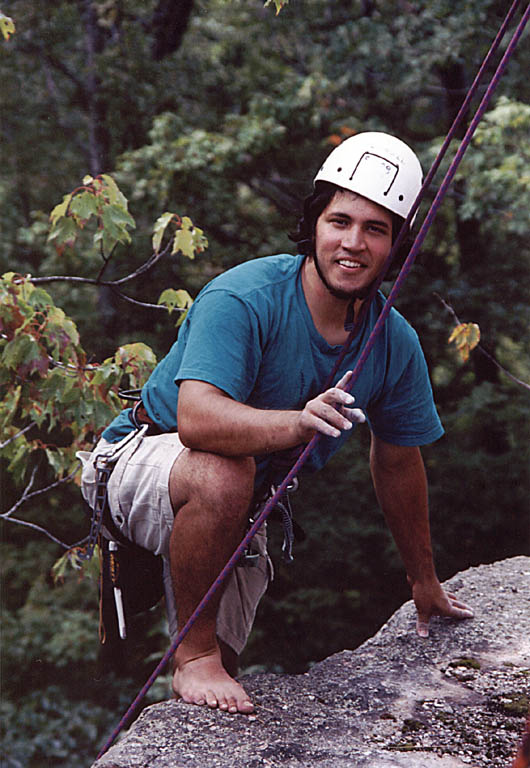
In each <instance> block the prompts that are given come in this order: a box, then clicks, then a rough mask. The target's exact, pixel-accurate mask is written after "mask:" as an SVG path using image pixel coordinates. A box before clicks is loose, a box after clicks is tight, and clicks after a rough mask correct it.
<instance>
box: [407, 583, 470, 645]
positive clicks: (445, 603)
mask: <svg viewBox="0 0 530 768" xmlns="http://www.w3.org/2000/svg"><path fill="white" fill-rule="evenodd" d="M442 596H443V598H442V600H441V601H434V602H433V603H432V605H431V606H430V608H429V609H428V610H424V609H422V608H420V607H417V611H418V614H417V619H416V632H417V633H418V635H419V636H420V637H429V620H430V618H431V616H445V617H446V618H450V619H472V618H473V616H474V613H473V610H472V609H471V608H470V607H469V606H468V605H466V603H463V602H461V601H460V600H458V599H457V598H456V597H455V595H453V594H451V593H450V592H443V593H442Z"/></svg>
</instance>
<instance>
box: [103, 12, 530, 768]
mask: <svg viewBox="0 0 530 768" xmlns="http://www.w3.org/2000/svg"><path fill="white" fill-rule="evenodd" d="M519 4H520V0H515V1H514V2H513V4H512V6H511V8H510V10H509V11H508V13H507V15H506V18H505V20H504V22H503V24H502V26H501V28H500V30H499V32H498V34H497V36H496V38H495V40H494V42H493V43H492V46H491V48H490V50H489V51H488V53H487V55H486V58H485V59H484V62H483V64H482V66H481V68H480V70H479V73H478V74H477V76H476V78H475V80H474V81H473V84H472V86H471V88H470V91H469V93H468V97H467V98H466V100H465V101H464V103H463V104H462V107H461V108H460V110H459V112H458V114H457V116H456V118H455V120H454V122H453V125H452V126H451V128H450V130H449V133H448V135H447V137H446V140H445V141H444V143H443V145H442V148H441V149H440V152H439V153H438V157H437V158H436V160H435V163H434V165H433V168H434V171H433V169H432V168H431V171H430V172H429V174H428V176H427V178H426V180H425V183H424V184H423V185H422V188H421V190H420V192H419V194H418V197H417V199H416V202H415V203H414V205H413V206H412V209H411V211H410V212H409V214H408V216H407V220H406V221H405V224H404V225H403V227H402V229H401V232H400V233H399V235H398V237H397V239H396V242H395V243H394V245H393V247H392V251H391V253H390V255H389V257H388V259H387V264H385V267H384V268H383V269H384V271H386V269H388V266H389V265H390V262H391V259H392V258H393V256H394V254H395V253H396V251H397V248H398V247H399V245H400V243H401V242H402V239H403V236H404V232H405V231H406V229H405V228H406V227H407V226H408V224H409V223H410V219H411V218H412V216H413V215H414V214H415V212H416V210H417V209H418V206H419V204H420V202H421V200H422V198H423V196H424V194H425V191H426V189H427V185H428V184H430V183H431V181H432V178H433V176H434V173H435V172H436V170H437V169H438V167H439V165H440V163H441V160H442V157H443V155H444V154H445V152H446V150H447V148H448V146H449V143H450V141H451V140H452V139H453V138H454V136H455V133H456V128H457V126H458V125H459V124H460V122H461V120H462V118H463V116H464V114H465V112H466V110H467V107H468V105H469V103H470V101H471V98H472V96H473V95H474V94H475V92H476V90H477V87H478V84H479V81H480V79H481V76H482V74H483V72H484V71H485V69H486V67H487V65H488V64H489V63H490V61H491V59H492V56H493V54H494V52H495V51H496V50H497V48H498V46H499V44H500V41H501V39H502V37H503V36H504V33H505V31H506V29H507V27H508V24H509V22H510V20H511V19H512V18H513V16H514V14H515V12H516V10H517V7H518V6H519ZM529 16H530V5H528V4H527V6H526V10H525V12H524V13H523V16H522V18H521V20H520V21H519V23H518V25H517V28H516V30H515V32H514V33H513V35H512V38H511V40H510V42H509V44H508V46H507V48H506V51H505V53H504V55H503V56H502V59H501V61H500V63H499V64H498V66H497V68H496V70H495V73H494V75H493V77H492V78H491V81H490V83H489V85H488V87H487V89H486V92H485V94H484V96H483V97H482V99H481V101H480V104H479V106H478V108H477V110H476V112H475V115H474V117H473V119H472V121H471V123H470V124H469V127H468V129H467V131H466V133H465V136H464V138H463V139H462V142H461V144H460V147H459V149H458V150H457V152H456V154H455V157H454V158H453V160H452V162H451V165H450V167H449V169H448V171H447V173H446V174H445V176H444V179H443V181H442V184H441V185H440V188H439V189H438V192H437V194H436V196H435V198H434V200H433V202H432V204H431V206H430V208H429V211H428V212H427V215H426V216H425V219H424V221H423V224H422V226H421V228H420V231H419V232H418V235H417V236H416V238H415V240H414V243H413V245H412V247H411V249H410V252H409V255H408V256H407V259H406V260H405V263H404V264H403V266H402V268H401V271H400V273H399V275H398V277H397V279H396V281H395V283H394V286H393V288H392V290H391V292H390V294H389V296H388V299H387V301H386V303H385V305H384V307H383V309H382V311H381V313H380V315H379V318H378V320H377V322H376V324H375V325H374V328H373V330H372V332H371V334H370V337H369V338H368V341H367V342H366V344H365V346H364V348H363V351H362V353H361V355H360V357H359V360H358V362H357V365H356V366H355V368H354V370H353V373H352V376H351V379H350V381H349V383H348V386H347V388H346V389H347V391H350V390H351V388H352V387H353V385H354V383H355V381H357V379H358V377H359V374H360V372H361V370H362V368H363V366H364V364H365V362H366V360H367V358H368V356H369V354H370V352H371V350H372V349H373V346H374V344H375V341H376V338H377V336H378V335H379V333H380V332H381V330H382V328H383V325H384V323H385V321H386V318H387V316H388V314H389V312H390V310H391V308H392V306H393V304H394V303H395V300H396V297H397V294H398V292H399V290H400V289H401V286H402V285H403V282H404V281H405V280H406V278H407V276H408V274H409V272H410V270H411V269H412V266H413V263H414V261H415V259H416V256H417V254H418V252H419V249H420V247H421V245H422V243H423V241H424V239H425V237H426V234H427V231H428V230H429V228H430V226H431V223H432V221H433V219H434V216H435V214H436V212H437V210H438V208H439V206H440V204H441V202H442V199H443V197H444V196H445V194H446V192H447V189H448V187H449V185H450V183H451V181H452V179H453V177H454V175H455V173H456V170H457V168H458V166H459V164H460V161H461V160H462V157H463V155H464V153H465V151H466V149H467V147H468V146H469V143H470V142H471V139H472V136H473V134H474V132H475V129H476V127H477V125H478V123H479V122H480V120H481V119H482V116H483V114H484V112H485V111H486V109H487V107H488V104H489V102H490V101H491V97H492V96H493V93H494V91H495V89H496V87H497V85H498V83H499V81H500V78H501V77H502V74H503V73H504V70H505V68H506V66H507V64H508V61H509V60H510V58H511V56H512V54H513V52H514V50H515V47H516V45H517V43H518V42H519V39H520V37H521V35H522V33H523V31H524V29H525V26H526V24H527V23H528V18H529ZM385 268H386V269H385ZM383 277H384V275H383ZM379 284H380V283H379V281H378V285H377V287H379ZM377 287H375V286H374V288H373V289H372V291H371V292H370V296H369V297H368V300H370V299H371V298H372V297H373V295H375V291H376V290H377ZM368 300H367V301H366V302H365V304H367V303H368ZM365 312H366V309H365V310H364V313H365ZM364 313H363V312H361V318H359V319H358V320H357V321H356V322H355V324H354V326H353V328H352V330H351V332H350V337H349V338H348V340H347V342H346V344H345V345H344V349H343V351H342V353H341V355H342V359H344V356H345V354H346V351H347V347H348V345H349V343H350V342H351V339H352V338H353V336H354V335H355V333H356V330H357V327H358V326H359V322H360V320H361V319H362V317H364ZM339 364H340V363H339V361H337V364H336V366H335V368H337V366H338V365H339ZM333 376H334V373H332V374H330V379H331V380H332V379H333ZM319 439H320V435H319V433H317V434H316V435H315V436H314V437H313V438H312V439H311V440H310V442H309V443H308V444H307V446H306V447H305V448H304V450H303V451H302V453H301V454H300V456H299V458H298V459H297V460H296V461H295V463H294V464H293V466H292V468H291V469H290V471H289V472H288V473H287V474H286V476H285V478H284V479H283V481H282V482H281V483H280V485H279V486H278V487H277V488H276V491H275V492H274V494H273V495H272V496H271V497H270V498H269V499H268V501H267V502H266V504H265V505H264V507H263V509H262V510H261V512H260V514H259V515H258V517H257V518H256V520H255V521H254V522H253V524H252V525H251V526H250V528H249V530H248V532H247V535H246V536H245V537H244V539H243V540H242V542H241V544H240V545H239V546H238V547H237V549H236V550H235V552H234V553H233V555H232V556H231V557H230V559H229V560H228V562H227V564H226V565H225V567H224V568H223V569H222V571H221V572H220V573H219V575H218V576H217V578H216V579H215V581H214V582H213V583H212V585H211V587H210V588H209V589H208V591H207V592H206V594H205V595H204V597H203V598H202V600H201V601H200V603H199V604H198V606H197V607H196V609H195V610H194V612H193V614H192V615H191V616H190V618H189V619H188V621H187V622H186V624H185V626H184V627H182V629H181V630H180V631H179V633H178V635H177V637H176V638H175V640H174V642H173V643H172V644H171V647H170V648H169V649H168V650H167V652H166V653H165V654H164V656H163V658H162V659H161V660H160V662H159V663H158V664H157V666H156V668H155V669H154V670H153V672H152V674H151V675H150V677H149V678H148V680H147V681H146V683H145V685H144V686H143V687H142V688H141V690H140V691H139V693H138V695H137V696H136V698H135V699H134V700H133V701H132V702H131V704H130V706H129V708H128V709H127V711H126V712H125V714H124V715H123V717H122V719H121V720H120V722H119V723H118V725H117V727H116V728H115V730H114V731H113V732H112V734H111V735H110V736H109V738H108V740H107V741H106V742H105V744H104V745H103V747H102V749H101V751H100V752H99V754H98V758H100V757H101V756H102V755H104V754H105V752H106V751H107V750H108V749H109V747H110V746H111V745H112V743H113V742H114V739H115V738H116V737H117V736H118V734H119V733H120V732H121V730H122V729H123V728H124V727H125V725H126V724H127V723H128V721H129V719H130V717H131V716H132V714H133V713H134V712H135V710H136V708H137V706H138V705H139V703H140V702H141V701H142V700H143V699H144V697H145V695H146V694H147V692H148V690H149V689H150V687H151V686H152V684H153V683H154V681H155V680H156V678H157V677H158V675H159V674H160V673H161V672H162V670H163V669H164V668H165V667H166V665H167V663H168V661H169V660H170V658H171V657H172V656H173V654H174V652H175V650H176V649H177V648H178V646H179V645H180V643H181V642H182V640H183V639H184V638H185V637H186V635H187V634H188V632H189V631H190V629H191V628H192V627H193V625H194V624H195V622H196V621H197V618H198V617H199V615H200V614H201V612H202V611H203V609H204V608H205V607H206V605H207V604H208V603H209V601H210V600H211V598H212V597H213V595H214V594H215V593H216V592H217V590H218V589H219V588H220V587H221V585H222V584H223V582H224V581H225V579H226V578H227V577H228V575H229V574H230V573H231V572H232V570H233V569H234V568H235V567H236V566H237V563H238V561H239V559H240V558H241V555H242V554H243V553H244V552H245V550H246V549H247V548H248V546H249V544H250V541H251V539H252V538H253V536H254V535H255V534H256V533H257V531H258V530H259V529H260V528H261V526H262V525H263V523H264V522H265V521H266V519H267V517H268V516H269V515H270V513H271V512H272V510H273V509H274V507H275V506H276V505H277V504H278V501H280V500H281V499H282V497H283V496H284V494H285V493H286V491H287V488H288V487H289V485H290V484H291V483H292V482H293V479H294V478H295V477H296V476H297V475H298V473H299V472H300V469H301V468H302V466H303V465H304V464H305V462H306V460H307V459H308V458H309V456H310V454H311V453H312V451H313V449H314V447H315V446H316V444H317V442H318V441H319Z"/></svg>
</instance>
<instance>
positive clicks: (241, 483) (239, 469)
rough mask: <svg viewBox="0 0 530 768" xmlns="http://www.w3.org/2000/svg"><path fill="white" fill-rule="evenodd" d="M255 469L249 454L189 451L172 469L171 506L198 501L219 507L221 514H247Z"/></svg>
mask: <svg viewBox="0 0 530 768" xmlns="http://www.w3.org/2000/svg"><path fill="white" fill-rule="evenodd" d="M183 458H184V457H183ZM255 472H256V465H255V462H254V459H253V458H252V457H250V456H242V457H231V456H219V455H217V454H211V453H203V452H199V451H190V452H189V453H188V454H187V456H186V457H185V459H184V460H183V461H181V460H179V461H177V462H176V463H175V465H174V466H173V468H172V470H171V475H170V494H171V501H172V504H173V509H174V510H175V511H177V510H178V509H179V508H180V507H182V506H183V504H185V503H186V502H189V501H197V502H199V503H200V504H201V505H202V506H203V507H204V508H207V509H212V510H219V511H220V512H222V513H223V517H224V516H226V515H227V514H230V515H232V516H233V517H237V518H239V517H241V516H243V515H246V513H247V510H248V508H249V505H250V502H251V500H252V496H253V493H254V475H255Z"/></svg>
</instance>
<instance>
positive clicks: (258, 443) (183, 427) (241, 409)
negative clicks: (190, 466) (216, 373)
mask: <svg viewBox="0 0 530 768" xmlns="http://www.w3.org/2000/svg"><path fill="white" fill-rule="evenodd" d="M298 419H299V414H298V412H297V411H265V410H259V409H257V408H252V407H250V406H248V405H244V404H243V403H239V402H237V401H235V400H232V399H231V398H228V397H223V396H218V397H217V396H215V397H213V398H212V397H210V398H209V401H208V403H207V404H206V405H203V406H202V407H200V408H198V407H189V406H188V407H187V408H185V409H184V408H183V409H181V408H180V407H179V414H178V425H179V434H180V437H181V440H182V442H183V443H184V445H186V446H187V447H188V448H191V449H193V450H199V451H207V452H209V453H217V454H220V455H223V456H258V455H263V454H267V453H272V452H274V451H280V450H284V449H286V448H292V447H293V446H295V445H297V444H298V443H299V442H300V437H299V434H298V430H297V423H298Z"/></svg>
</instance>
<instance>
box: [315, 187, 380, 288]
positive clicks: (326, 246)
mask: <svg viewBox="0 0 530 768" xmlns="http://www.w3.org/2000/svg"><path fill="white" fill-rule="evenodd" d="M391 247H392V214H391V213H390V212H389V211H387V210H386V209H385V208H382V207H381V206H380V205H377V203H372V202H371V201H370V200H367V199H366V198H365V197H362V196H361V195H357V194H355V193H354V192H348V191H347V190H344V191H339V192H337V193H336V194H335V196H334V197H333V198H332V199H331V201H330V203H329V204H328V205H327V207H326V208H324V210H323V211H322V213H321V214H320V216H319V217H318V219H317V223H316V227H315V253H316V258H315V266H316V267H317V271H318V273H319V275H320V277H321V279H322V280H323V282H324V284H325V285H326V287H327V288H328V290H329V291H330V292H331V293H332V294H333V295H334V296H336V297H337V298H340V299H351V298H358V297H362V296H364V295H366V292H367V290H368V289H369V287H370V285H371V284H372V283H373V281H374V280H375V279H376V278H377V276H378V275H379V273H380V271H381V269H382V267H383V264H384V263H385V260H386V258H387V256H388V254H389V253H390V249H391Z"/></svg>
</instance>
